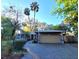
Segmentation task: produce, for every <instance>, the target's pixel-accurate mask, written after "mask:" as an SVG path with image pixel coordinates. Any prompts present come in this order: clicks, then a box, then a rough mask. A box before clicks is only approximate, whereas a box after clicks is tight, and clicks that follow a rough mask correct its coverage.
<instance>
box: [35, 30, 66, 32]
mask: <svg viewBox="0 0 79 59" xmlns="http://www.w3.org/2000/svg"><path fill="white" fill-rule="evenodd" d="M36 32H65V31H64V30H41V31H36Z"/></svg>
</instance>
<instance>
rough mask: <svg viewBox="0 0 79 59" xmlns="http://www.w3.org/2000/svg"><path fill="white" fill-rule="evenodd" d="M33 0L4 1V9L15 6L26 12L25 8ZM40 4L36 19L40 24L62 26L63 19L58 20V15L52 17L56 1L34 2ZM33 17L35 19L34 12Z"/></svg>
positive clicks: (40, 0) (43, 0)
mask: <svg viewBox="0 0 79 59" xmlns="http://www.w3.org/2000/svg"><path fill="white" fill-rule="evenodd" d="M32 1H33V0H2V8H8V7H9V6H11V5H13V6H15V7H16V8H17V9H19V10H22V12H23V10H24V8H26V7H29V8H30V4H31V3H32ZM34 1H37V2H38V4H39V11H38V12H37V13H36V19H38V21H40V22H45V23H47V24H53V25H56V24H60V23H61V22H62V20H63V19H62V18H58V17H57V16H56V15H52V14H51V11H52V10H55V8H56V7H57V5H56V2H55V0H34ZM30 16H31V17H33V12H31V15H30Z"/></svg>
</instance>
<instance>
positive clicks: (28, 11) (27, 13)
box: [24, 8, 31, 30]
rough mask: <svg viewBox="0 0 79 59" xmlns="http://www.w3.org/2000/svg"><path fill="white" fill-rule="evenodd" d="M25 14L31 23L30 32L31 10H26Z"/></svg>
mask: <svg viewBox="0 0 79 59" xmlns="http://www.w3.org/2000/svg"><path fill="white" fill-rule="evenodd" d="M24 14H25V15H27V16H28V20H29V23H30V30H31V20H30V17H29V15H30V9H29V8H25V9H24Z"/></svg>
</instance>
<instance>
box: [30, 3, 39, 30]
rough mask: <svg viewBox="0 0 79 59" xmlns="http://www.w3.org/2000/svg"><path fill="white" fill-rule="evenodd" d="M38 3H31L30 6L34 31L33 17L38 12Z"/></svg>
mask: <svg viewBox="0 0 79 59" xmlns="http://www.w3.org/2000/svg"><path fill="white" fill-rule="evenodd" d="M38 6H39V5H38V3H37V2H32V4H31V6H30V7H31V10H32V11H34V30H35V15H36V12H38V10H39V7H38Z"/></svg>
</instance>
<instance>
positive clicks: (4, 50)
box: [1, 40, 13, 55]
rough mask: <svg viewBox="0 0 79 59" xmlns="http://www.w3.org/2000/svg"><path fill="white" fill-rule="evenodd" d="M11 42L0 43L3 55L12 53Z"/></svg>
mask: <svg viewBox="0 0 79 59" xmlns="http://www.w3.org/2000/svg"><path fill="white" fill-rule="evenodd" d="M12 47H13V46H12V40H7V41H2V42H1V53H2V54H4V55H9V54H11V52H12Z"/></svg>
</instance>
